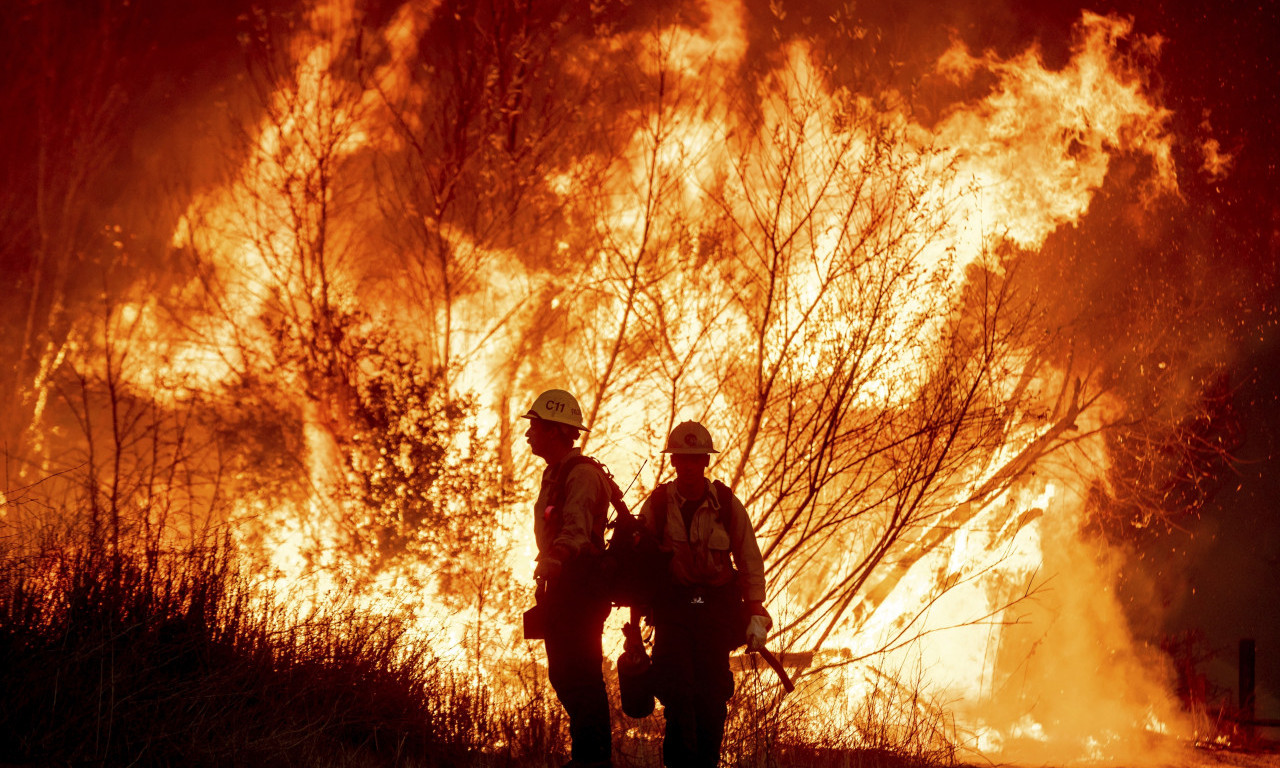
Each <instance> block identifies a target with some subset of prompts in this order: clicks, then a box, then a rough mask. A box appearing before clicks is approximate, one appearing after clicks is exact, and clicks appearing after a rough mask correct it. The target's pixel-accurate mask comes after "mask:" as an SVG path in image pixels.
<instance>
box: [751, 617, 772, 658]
mask: <svg viewBox="0 0 1280 768" xmlns="http://www.w3.org/2000/svg"><path fill="white" fill-rule="evenodd" d="M771 623H772V622H770V621H769V617H768V616H759V615H757V616H752V617H751V621H749V622H747V650H748V651H758V650H760V649H762V648H764V641H765V638H766V637H767V636H768V635H769V625H770V624H771Z"/></svg>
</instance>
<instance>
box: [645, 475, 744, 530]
mask: <svg viewBox="0 0 1280 768" xmlns="http://www.w3.org/2000/svg"><path fill="white" fill-rule="evenodd" d="M712 485H713V486H714V487H715V489H716V501H717V503H718V504H719V505H720V509H719V510H718V511H717V512H716V519H717V520H719V521H720V525H722V526H724V529H725V530H726V531H728V533H729V535H730V536H732V535H733V491H732V490H731V489H730V488H729V486H727V485H725V484H724V483H722V482H720V481H719V480H714V481H712ZM650 500H651V501H652V502H653V529H654V531H655V532H657V534H658V536H662V534H663V532H664V531H666V530H667V484H666V483H659V484H658V487H657V488H654V489H653V496H652V497H651V499H650Z"/></svg>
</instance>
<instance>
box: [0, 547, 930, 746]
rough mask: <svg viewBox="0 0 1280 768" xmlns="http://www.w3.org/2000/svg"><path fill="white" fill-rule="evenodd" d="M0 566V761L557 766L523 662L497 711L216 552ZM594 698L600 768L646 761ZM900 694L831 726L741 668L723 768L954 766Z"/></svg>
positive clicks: (626, 725) (435, 666)
mask: <svg viewBox="0 0 1280 768" xmlns="http://www.w3.org/2000/svg"><path fill="white" fill-rule="evenodd" d="M0 554H2V555H3V556H2V557H0V658H2V659H3V660H4V663H3V664H2V665H0V763H5V764H18V765H48V766H53V765H58V766H64V765H66V766H70V765H77V766H79V765H85V766H88V765H94V766H246V767H249V768H252V767H254V766H308V767H315V768H328V767H330V766H333V767H335V768H336V767H339V766H341V767H348V766H349V767H351V768H366V767H369V768H373V767H375V766H406V767H415V766H424V767H428V768H430V767H433V766H495V767H510V768H525V767H526V766H530V767H531V766H549V765H559V764H560V763H561V762H563V761H565V760H567V759H568V749H567V746H568V745H567V727H566V725H567V724H566V722H565V717H564V714H563V710H562V709H561V708H560V706H559V704H558V703H557V702H556V701H555V698H554V694H553V693H552V692H551V691H550V688H549V686H548V685H547V682H546V677H545V670H544V669H543V668H541V667H540V666H539V665H538V664H537V663H531V664H530V665H529V667H528V669H527V670H524V671H523V672H520V673H519V674H520V675H522V676H523V679H522V680H521V685H520V686H519V690H520V693H519V694H518V695H516V696H511V695H507V696H505V697H504V696H503V695H501V694H498V693H497V692H496V689H495V688H492V687H490V686H488V685H486V684H485V682H484V680H483V677H482V676H480V675H477V674H475V673H474V671H472V672H468V671H466V670H457V669H452V668H448V667H446V666H444V665H442V664H441V663H440V662H438V661H437V660H436V658H435V657H434V656H433V655H432V654H431V652H430V649H429V648H427V647H426V646H424V645H422V644H421V643H420V642H418V641H414V640H411V639H410V637H411V636H410V634H409V633H408V631H407V630H408V627H406V626H404V625H402V624H399V623H397V622H395V621H392V620H390V619H387V618H385V617H381V616H370V615H368V614H366V613H363V612H361V611H358V610H355V609H353V608H350V607H343V605H342V604H341V603H338V604H334V605H330V606H329V607H327V608H323V609H317V610H313V611H310V612H307V613H305V614H304V613H299V612H298V611H297V610H295V609H287V608H285V607H283V605H284V603H283V602H272V601H270V600H262V599H261V598H260V596H259V597H257V598H255V596H254V594H253V590H252V589H251V579H250V578H249V574H246V573H244V572H243V571H242V570H241V567H242V566H241V565H240V564H239V562H238V560H237V556H236V552H235V550H234V547H233V546H232V544H231V543H230V542H229V541H228V540H226V539H220V540H210V541H207V542H204V543H202V544H200V545H193V546H188V547H185V548H182V549H174V550H168V551H162V550H160V549H159V548H157V547H146V548H140V549H139V550H137V551H116V550H114V549H113V548H112V547H109V546H107V545H106V543H105V542H104V541H102V540H97V539H94V538H93V537H89V536H86V535H83V534H81V535H78V536H77V535H74V534H70V533H62V534H59V535H53V534H49V533H46V534H44V535H43V537H42V538H41V539H40V540H39V541H37V542H35V543H30V542H28V543H26V544H25V545H23V546H18V545H16V544H15V543H14V541H13V540H12V539H6V540H5V548H4V550H3V551H2V552H0ZM610 689H611V693H612V696H613V706H614V723H615V729H614V732H615V764H616V765H618V766H657V765H660V764H661V739H662V726H663V723H662V716H661V708H659V710H658V712H657V713H655V714H654V715H652V716H650V717H649V718H645V719H643V720H638V721H637V720H631V719H630V718H627V717H626V716H625V715H623V714H622V712H621V707H620V704H619V702H618V700H617V683H616V675H615V674H612V673H611V675H610ZM902 695H904V694H903V691H902V690H901V689H899V688H892V687H889V686H886V688H885V689H884V690H882V691H878V692H876V695H873V696H872V697H870V698H868V699H866V700H865V701H864V702H862V703H861V704H860V705H858V706H860V707H861V709H860V710H859V711H857V712H855V713H854V717H853V718H852V719H850V718H847V717H846V718H844V719H843V720H842V721H841V722H844V723H846V725H837V724H836V722H837V721H836V720H833V719H829V717H830V716H831V715H833V711H832V708H831V701H832V700H833V699H832V692H831V691H829V690H824V689H823V688H822V686H821V685H819V684H817V683H809V684H802V686H801V688H800V689H799V690H798V691H797V692H796V693H795V694H792V696H790V697H788V698H786V699H782V698H780V696H779V688H778V686H777V685H776V683H775V682H774V681H773V680H772V679H771V678H769V677H762V676H760V675H759V674H755V673H752V672H747V673H744V674H743V675H741V676H740V677H739V681H738V691H737V693H736V694H735V697H734V699H733V701H732V702H731V705H730V721H729V724H728V729H727V734H726V738H725V744H724V761H725V764H726V765H732V766H752V767H753V768H755V767H759V768H766V767H775V766H777V767H782V766H817V767H819V768H822V767H826V766H830V767H832V768H835V767H837V766H838V767H844V766H874V767H875V768H880V767H881V766H894V767H896V766H903V765H916V766H926V768H932V767H934V766H940V765H949V764H952V763H953V762H954V756H955V753H954V747H953V744H954V741H953V739H951V737H950V734H949V733H948V731H947V728H946V721H945V718H943V717H942V716H941V714H940V711H939V710H938V709H937V708H933V707H928V706H920V707H906V708H904V707H902V706H900V705H901V700H900V699H901V696H902ZM892 697H897V699H895V700H894V701H891V700H890V699H891V698H892ZM891 704H895V705H894V706H890V705H891ZM904 711H905V712H908V713H915V714H910V715H907V716H905V718H904V716H903V715H902V714H901V713H902V712H904ZM845 714H848V713H845ZM848 722H853V723H855V727H854V728H852V729H850V728H848V727H847V723H848Z"/></svg>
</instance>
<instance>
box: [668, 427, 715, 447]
mask: <svg viewBox="0 0 1280 768" xmlns="http://www.w3.org/2000/svg"><path fill="white" fill-rule="evenodd" d="M662 452H663V453H719V451H717V450H716V449H715V446H714V445H712V444H711V433H710V432H708V431H707V428H706V427H704V426H702V425H701V424H699V423H698V422H696V421H686V422H683V423H681V424H677V425H676V428H675V429H673V430H671V435H670V436H668V437H667V447H666V448H664V449H662Z"/></svg>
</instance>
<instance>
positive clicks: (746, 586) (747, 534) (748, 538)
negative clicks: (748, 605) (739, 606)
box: [729, 496, 764, 602]
mask: <svg viewBox="0 0 1280 768" xmlns="http://www.w3.org/2000/svg"><path fill="white" fill-rule="evenodd" d="M732 506H733V509H732V511H731V514H732V515H733V525H732V526H731V529H730V531H729V543H730V544H731V546H732V550H733V563H734V565H735V566H737V568H738V580H739V582H740V583H741V585H742V599H743V600H746V601H747V602H764V558H763V557H762V556H761V555H760V545H759V543H758V542H757V541H756V532H755V529H754V528H753V527H752V525H751V517H750V516H749V515H748V514H747V509H746V507H744V506H742V502H741V501H738V497H737V496H734V497H733V503H732Z"/></svg>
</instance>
